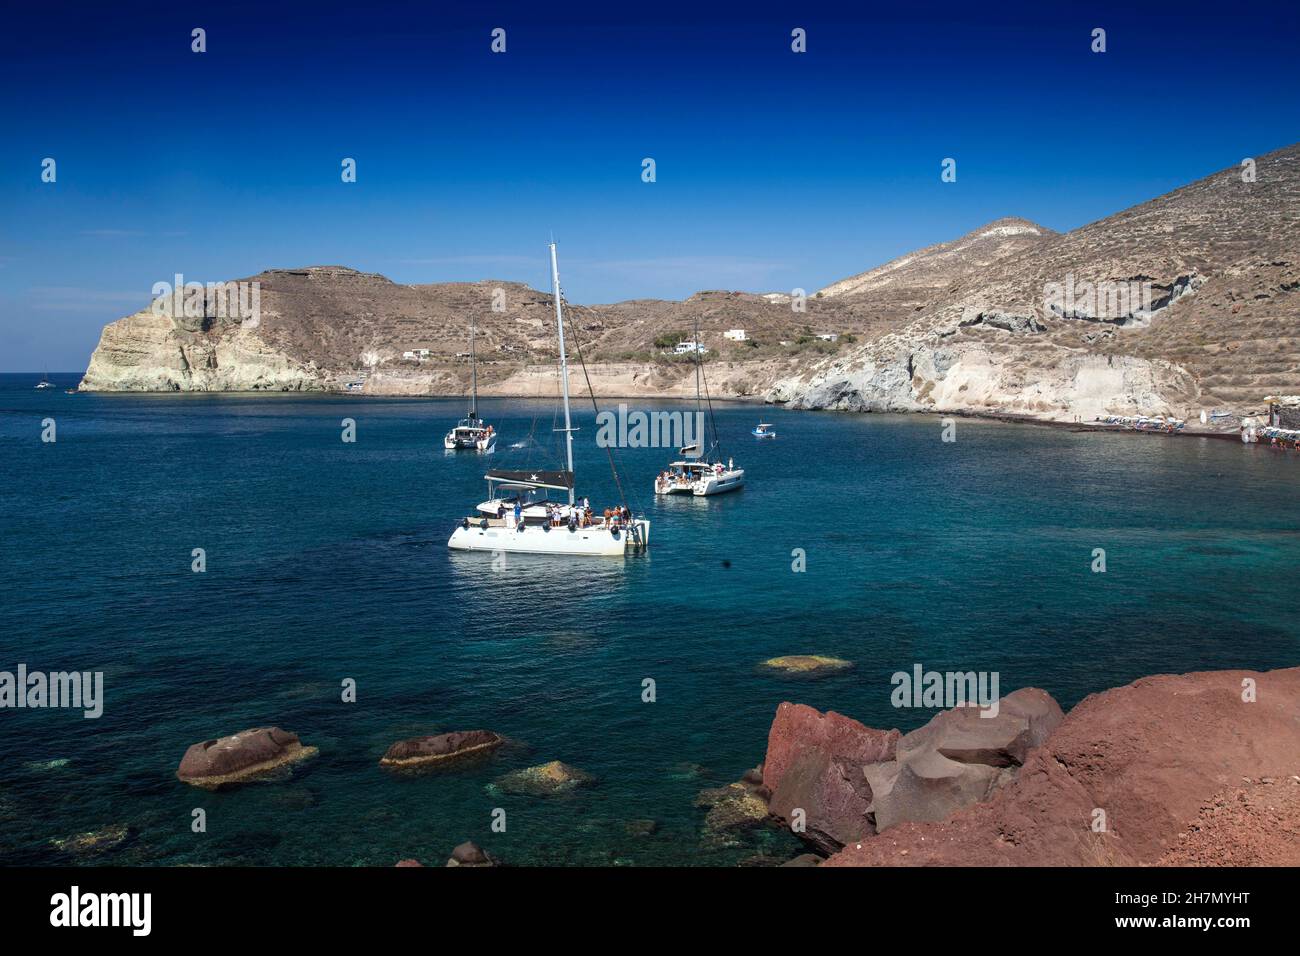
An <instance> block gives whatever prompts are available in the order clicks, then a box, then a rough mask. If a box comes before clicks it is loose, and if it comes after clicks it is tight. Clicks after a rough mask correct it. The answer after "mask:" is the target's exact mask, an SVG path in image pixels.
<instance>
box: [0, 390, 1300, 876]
mask: <svg viewBox="0 0 1300 956" xmlns="http://www.w3.org/2000/svg"><path fill="white" fill-rule="evenodd" d="M38 378H39V376H0V461H2V462H3V469H4V470H3V475H4V492H3V496H2V500H3V504H2V505H0V540H3V543H4V546H3V548H2V549H0V587H2V590H3V604H2V605H0V670H10V671H12V670H14V669H15V668H16V666H17V664H18V663H20V662H21V663H25V664H26V665H27V666H28V668H29V669H30V670H46V671H55V670H101V671H103V672H104V673H105V682H106V688H105V696H106V704H105V710H104V715H103V717H102V718H100V719H98V720H86V719H83V718H82V717H81V715H80V714H79V713H77V712H71V711H61V710H41V711H37V710H0V862H4V863H11V864H12V863H62V862H66V863H103V864H116V863H122V864H179V863H200V864H223V863H243V864H344V865H347V864H374V865H390V864H392V863H393V862H395V861H396V860H398V859H401V858H404V857H415V858H417V859H420V860H422V861H424V862H425V863H441V862H442V861H444V860H445V859H446V857H447V856H448V854H449V853H450V850H451V849H452V847H453V846H455V845H456V844H457V843H459V842H461V841H463V840H465V839H474V840H476V841H477V842H478V843H480V844H481V845H483V846H485V847H487V848H488V849H489V850H490V851H492V852H494V853H495V854H497V855H498V856H500V857H503V858H504V859H506V860H508V861H510V862H513V863H520V864H548V863H549V864H598V863H613V862H620V863H628V864H663V863H672V864H704V865H709V864H732V863H735V862H738V861H740V860H742V859H744V858H747V857H750V856H753V855H754V854H768V855H771V856H775V857H783V856H788V855H792V854H793V853H794V852H795V851H796V849H797V848H796V847H795V846H794V844H793V843H792V842H791V840H790V838H789V837H787V836H784V835H781V834H777V833H775V832H765V831H760V832H758V833H755V834H751V835H749V836H747V837H746V838H745V839H744V840H741V841H738V842H737V843H736V845H726V844H725V841H724V843H723V845H718V842H717V841H713V840H708V839H702V836H703V834H702V822H703V811H701V810H698V809H696V808H695V807H693V806H692V800H693V798H694V796H695V794H696V793H697V792H698V791H699V790H700V789H701V788H703V787H706V786H711V785H718V784H722V783H726V782H729V781H731V780H735V779H737V778H738V777H739V775H740V774H741V773H742V772H743V771H744V770H745V769H747V768H749V767H752V766H754V765H755V764H757V763H758V762H759V761H760V760H761V759H762V757H763V751H764V748H765V743H766V735H767V729H768V726H769V723H770V720H771V717H772V714H773V712H774V710H775V708H776V705H777V704H778V703H779V702H780V701H782V700H798V701H804V702H806V703H809V704H812V705H814V706H816V707H819V708H823V709H825V708H831V709H835V710H839V711H841V712H844V713H847V714H850V715H852V716H854V717H857V718H858V719H860V720H862V721H864V722H865V723H867V724H870V725H874V726H880V727H892V726H897V727H900V728H901V729H903V730H909V729H912V728H914V727H916V726H919V725H920V724H922V723H924V722H925V720H927V719H928V718H929V716H930V713H928V712H921V711H915V710H896V709H894V708H893V707H892V706H891V704H890V692H891V690H892V689H893V688H892V685H891V683H890V679H889V678H890V675H891V674H892V673H893V672H895V671H898V670H905V671H907V670H910V669H911V668H912V666H913V665H914V664H916V663H920V664H922V665H924V667H926V668H927V669H937V670H963V671H965V670H986V671H997V672H998V673H999V675H1000V684H1001V690H1002V691H1003V693H1007V692H1009V691H1011V690H1013V689H1015V688H1016V687H1020V686H1025V685H1036V686H1039V687H1043V688H1045V689H1046V690H1048V691H1049V692H1050V693H1052V694H1053V695H1055V696H1056V697H1057V699H1058V700H1060V702H1061V703H1062V705H1064V706H1066V707H1069V706H1071V705H1073V704H1074V703H1076V702H1078V701H1079V700H1080V699H1081V698H1082V697H1084V696H1085V695H1087V694H1089V693H1091V692H1094V691H1098V690H1101V689H1104V688H1106V687H1110V686H1113V685H1116V684H1122V683H1125V682H1127V681H1130V680H1133V679H1134V678H1136V677H1139V676H1142V675H1145V674H1151V673H1159V672H1177V671H1186V670H1194V669H1206V668H1227V667H1247V668H1271V667H1278V666H1287V665H1295V664H1297V663H1298V662H1300V607H1297V605H1296V600H1295V594H1296V577H1297V574H1296V569H1297V567H1298V566H1300V495H1297V488H1300V456H1297V455H1295V454H1294V453H1285V452H1274V451H1271V450H1269V449H1268V448H1264V447H1250V448H1247V447H1243V446H1241V445H1240V444H1238V443H1232V442H1226V441H1216V440H1204V439H1187V438H1178V439H1170V438H1161V437H1154V436H1133V435H1102V434H1095V433H1073V432H1070V431H1067V430H1063V429H1049V428H1039V427H1030V426H1014V425H1003V424H993V423H983V422H975V421H966V420H962V421H960V422H959V423H958V425H957V441H956V442H955V443H951V444H947V443H943V442H942V441H941V440H940V433H941V426H940V422H939V419H938V418H935V417H927V416H914V417H905V416H878V415H845V414H814V413H797V412H788V411H784V410H779V409H771V408H761V407H755V406H742V405H720V406H718V422H719V428H720V430H721V433H722V438H723V446H724V452H726V453H730V454H733V455H734V456H735V457H736V459H737V461H738V463H740V464H742V465H743V466H744V467H745V468H746V470H747V472H748V482H749V483H748V486H747V487H746V488H745V489H744V490H743V491H741V492H739V493H737V494H733V495H727V496H722V497H718V498H713V499H701V500H696V499H690V498H688V499H679V498H672V499H665V500H655V499H654V498H653V496H652V495H651V494H650V485H651V480H652V477H653V475H654V473H655V472H656V471H657V470H658V469H659V468H660V467H661V466H662V464H663V463H664V462H665V461H666V460H668V458H669V456H670V450H664V449H637V450H627V451H622V452H621V453H620V457H621V459H622V464H623V473H624V477H625V480H626V482H627V487H628V489H629V491H630V492H631V493H632V494H631V495H630V497H631V498H632V503H633V504H634V506H635V505H639V506H641V507H642V508H646V509H648V511H649V515H650V518H651V520H652V521H653V537H652V547H651V549H650V552H649V554H647V555H644V556H633V557H629V558H628V559H626V560H601V559H592V560H588V561H574V560H563V559H554V558H544V557H535V558H528V557H520V556H511V557H510V558H509V559H508V560H507V566H506V568H505V569H504V570H501V571H493V570H492V558H491V556H490V555H481V554H451V553H449V552H448V550H447V548H446V539H447V537H448V535H449V533H450V531H451V528H452V526H453V523H454V522H455V520H456V519H457V518H459V517H460V516H461V515H462V514H463V513H464V511H465V509H466V507H467V506H470V505H472V504H474V503H476V502H477V501H479V500H481V498H482V493H483V490H484V485H483V482H482V481H481V476H482V474H483V471H484V465H485V461H484V459H483V458H481V457H478V456H475V455H472V454H465V453H462V454H459V455H448V454H447V453H445V452H444V451H443V450H442V448H441V436H442V434H443V433H444V432H445V430H446V429H447V428H448V427H449V425H450V424H451V423H453V421H454V420H455V419H456V418H458V417H460V415H461V414H463V408H462V403H461V402H456V401H444V400H417V399H362V398H359V397H352V396H335V397H302V396H286V395H270V396H264V397H244V396H204V395H175V396H125V395H123V396H111V395H103V396H95V395H65V394H64V393H63V391H62V388H63V387H65V386H70V385H73V384H75V382H76V381H77V376H75V375H68V376H54V380H55V381H56V383H57V384H59V386H60V387H59V389H57V390H48V391H44V392H38V391H35V390H33V388H32V385H34V384H35V382H36V381H37V380H38ZM632 405H633V407H634V408H647V407H655V408H678V409H680V408H686V407H688V406H684V405H680V404H674V403H651V404H646V403H638V402H633V403H632ZM482 406H483V407H482V411H483V413H484V415H485V417H487V418H488V419H489V420H490V421H493V422H495V423H496V424H497V426H498V428H499V430H500V433H501V436H502V439H501V446H502V447H501V450H500V452H499V453H498V454H497V455H496V456H495V458H496V461H495V464H496V465H498V466H501V467H507V466H509V465H510V464H512V463H513V464H518V465H519V466H520V467H523V466H524V465H525V461H526V459H525V457H524V455H523V454H522V453H520V452H510V451H509V450H508V447H507V446H509V445H510V444H511V443H513V442H517V441H519V440H520V439H522V438H524V437H525V436H526V435H527V434H528V433H529V431H530V429H531V428H532V427H533V424H534V419H535V417H536V419H537V427H536V432H537V434H538V435H539V436H540V437H541V438H542V440H543V441H544V442H547V443H549V441H550V438H551V435H550V428H551V426H552V415H553V411H554V408H553V404H552V403H551V402H549V401H547V402H525V401H507V400H488V401H484V402H483V403H482ZM578 409H579V412H578V424H579V425H581V426H582V427H583V430H582V431H581V432H579V433H578V441H577V456H578V473H579V484H580V486H581V487H580V491H583V492H584V493H586V494H588V495H589V496H590V497H591V498H592V499H593V503H596V504H603V503H607V502H611V501H612V500H613V483H612V480H611V478H610V472H609V467H608V464H607V462H606V458H605V453H604V451H603V450H601V449H598V448H596V447H595V446H594V437H595V428H594V422H593V415H592V412H591V409H590V407H589V406H583V405H581V404H580V403H579V405H578ZM345 417H351V418H354V419H355V420H356V422H357V441H356V442H355V443H354V444H345V443H343V442H342V441H341V440H340V433H341V424H340V423H341V420H342V419H343V418H345ZM45 418H53V419H54V420H55V422H56V423H57V441H56V442H54V443H52V444H50V443H43V442H42V441H41V431H42V424H41V423H42V420H43V419H45ZM760 418H762V419H763V420H766V421H771V422H774V423H775V425H776V428H777V431H778V433H779V436H780V437H779V438H777V439H776V440H775V441H770V442H758V441H755V440H754V439H753V438H752V437H750V435H749V429H750V428H751V427H752V426H753V425H754V423H755V422H757V421H758V420H760ZM549 461H550V459H549V457H548V456H545V455H541V456H536V455H535V456H534V457H533V459H532V460H531V461H528V462H527V464H528V465H541V464H546V463H549ZM198 547H201V548H204V549H205V550H206V552H207V571H206V573H204V574H195V573H193V572H192V571H191V560H192V559H191V551H192V549H194V548H198ZM796 548H802V549H804V551H805V552H806V556H807V558H806V560H807V570H806V571H805V572H804V573H795V572H793V571H792V570H791V563H792V551H793V550H794V549H796ZM1094 548H1104V549H1105V551H1106V563H1107V571H1106V573H1104V574H1094V573H1092V571H1091V569H1090V568H1091V564H1092V560H1093V559H1092V552H1093V549H1094ZM793 653H819V654H830V655H835V656H839V657H843V658H847V659H849V660H851V661H853V662H854V664H855V667H854V669H853V670H851V671H849V672H847V673H844V674H841V675H837V676H833V677H829V678H826V679H824V680H818V681H807V680H803V681H800V680H788V679H780V678H775V677H772V676H768V675H766V674H763V673H761V672H759V671H758V670H757V669H756V665H757V664H758V663H759V662H760V661H762V660H764V659H766V658H768V657H772V656H775V655H779V654H793ZM647 677H649V678H653V679H654V681H655V682H656V690H657V701H656V702H655V703H643V702H642V699H641V698H642V681H643V680H644V679H645V678H647ZM345 678H353V679H355V680H356V682H357V687H358V701H357V702H356V703H354V704H347V703H343V702H342V701H341V700H340V694H341V686H340V684H341V681H343V680H344V679H345ZM265 724H276V725H279V726H281V727H284V728H286V729H288V730H291V731H294V732H295V733H298V734H300V735H301V736H302V738H303V740H304V742H306V743H308V744H312V745H315V746H318V747H319V748H320V751H321V752H320V755H319V757H317V758H316V759H315V760H313V761H310V762H308V763H305V764H302V765H299V767H298V768H297V769H296V770H295V771H294V772H293V774H292V776H291V777H289V778H288V779H287V780H285V781H281V782H273V783H264V784H258V785H255V786H249V787H244V788H242V789H238V790H233V791H229V792H223V793H219V794H209V793H206V792H204V791H200V790H195V789H193V788H190V787H187V786H184V785H182V784H180V783H179V782H177V781H176V779H175V777H174V773H175V770H176V766H177V763H178V762H179V760H180V757H181V755H182V754H183V753H184V751H185V749H186V747H187V746H188V745H189V744H191V743H194V742H196V741H200V740H204V739H207V738H210V737H213V736H219V735H224V734H228V733H233V732H235V731H237V730H241V729H244V728H247V727H252V726H258V725H265ZM480 727H482V728H488V729H492V730H495V731H498V732H500V733H502V734H505V735H507V736H508V737H510V738H512V739H513V740H515V741H517V742H518V743H517V745H516V746H514V747H512V748H510V749H508V750H506V751H503V752H500V753H498V754H497V755H496V756H494V757H493V758H492V759H491V760H489V761H487V762H485V763H481V764H478V765H475V766H472V767H468V768H465V769H463V770H458V771H452V772H446V773H439V774H435V775H426V776H422V777H415V778H406V777H395V776H392V775H390V774H388V773H386V772H384V771H381V770H380V769H379V768H378V766H377V761H378V759H379V757H380V755H381V754H382V753H383V751H384V750H385V749H386V747H387V746H388V745H389V744H390V743H392V742H393V741H395V740H398V739H401V738H405V737H410V736H414V735H417V734H423V733H435V732H441V731H448V730H457V729H474V728H480ZM552 759H559V760H563V761H565V762H567V763H570V764H573V765H575V766H577V767H580V768H582V769H584V770H586V771H588V772H590V773H593V774H596V775H597V776H598V777H599V784H598V785H597V786H596V787H594V788H592V789H590V790H587V791H583V792H580V793H578V794H577V795H575V796H572V797H568V798H563V799H552V800H542V799H536V798H526V797H513V796H506V795H502V794H499V793H494V792H493V791H492V790H491V789H490V788H489V787H488V785H489V784H490V783H491V781H492V780H493V779H495V778H496V777H498V776H500V775H501V774H503V773H505V772H507V771H509V770H512V769H516V768H518V767H523V766H527V765H530V764H535V763H541V762H544V761H547V760H552ZM691 765H698V768H699V769H697V768H695V767H692V766H691ZM196 807H202V808H204V809H205V810H206V813H207V822H208V829H207V832H206V833H203V834H195V833H193V832H191V828H190V822H191V811H192V810H193V809H194V808H196ZM497 807H500V808H504V809H505V811H506V820H507V830H506V832H505V833H504V834H502V833H493V832H492V831H491V828H490V827H491V822H492V817H491V814H492V811H493V809H494V808H497ZM640 819H653V820H655V821H657V822H658V824H659V829H658V832H657V833H656V834H655V835H653V836H649V837H644V836H642V837H636V836H632V835H630V834H629V833H628V832H627V829H626V825H627V823H628V822H629V821H633V820H640ZM116 825H126V826H127V827H129V828H130V829H129V836H128V838H127V839H126V840H125V841H123V842H121V843H120V844H118V845H117V846H115V847H114V848H112V849H108V850H105V851H104V852H102V853H99V854H95V855H84V854H83V855H80V856H78V855H75V854H72V853H69V852H66V851H63V850H60V849H58V848H57V847H56V846H55V845H54V844H53V842H52V841H54V840H58V839H63V838H66V837H69V836H72V835H74V834H77V833H81V832H85V831H94V830H99V829H101V828H104V827H110V826H116Z"/></svg>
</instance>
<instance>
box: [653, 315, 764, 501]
mask: <svg viewBox="0 0 1300 956" xmlns="http://www.w3.org/2000/svg"><path fill="white" fill-rule="evenodd" d="M699 341H700V320H699V318H698V317H696V320H695V416H696V420H697V421H699V420H701V419H702V418H703V410H702V409H701V407H700V379H701V377H702V376H703V374H704V370H703V368H702V366H701V364H700V349H699ZM709 424H710V425H712V426H713V444H712V445H711V446H710V448H709V454H708V455H704V456H703V457H701V455H700V446H699V445H698V444H693V445H687V446H686V447H685V448H683V449H681V451H680V452H679V454H681V455H682V457H683V458H684V459H686V460H683V461H674V462H672V463H670V464H669V465H668V467H667V468H666V469H665V470H664V471H661V472H660V473H659V474H658V475H656V476H655V494H657V495H695V496H696V497H698V498H702V497H705V496H707V495H720V494H723V493H725V492H728V491H735V490H736V489H738V488H741V487H743V486H744V484H745V469H743V468H737V467H736V466H735V462H733V461H732V460H731V459H730V458H728V459H727V463H726V464H725V465H724V464H723V463H722V460H721V459H720V458H715V457H714V453H715V452H716V451H717V448H718V426H717V425H716V423H714V421H713V404H712V402H710V403H709ZM704 437H705V436H703V435H700V436H699V440H700V441H701V442H702V441H704Z"/></svg>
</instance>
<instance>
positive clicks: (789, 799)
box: [763, 702, 899, 853]
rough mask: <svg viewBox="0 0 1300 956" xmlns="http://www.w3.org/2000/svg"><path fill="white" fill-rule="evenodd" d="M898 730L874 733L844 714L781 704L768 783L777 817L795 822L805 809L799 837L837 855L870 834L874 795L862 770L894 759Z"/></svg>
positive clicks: (766, 764) (771, 737)
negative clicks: (844, 848)
mask: <svg viewBox="0 0 1300 956" xmlns="http://www.w3.org/2000/svg"><path fill="white" fill-rule="evenodd" d="M898 740H899V734H898V731H897V730H875V729H873V728H871V727H867V726H865V725H863V724H860V723H858V722H857V721H856V720H853V719H851V718H849V717H845V716H844V715H843V714H837V713H835V712H834V711H828V712H826V713H825V714H822V713H821V712H819V711H817V710H814V709H813V708H811V707H808V706H806V705H804V704H792V703H788V702H786V703H782V704H781V705H780V706H779V707H777V710H776V717H775V718H774V719H773V721H772V728H771V730H770V731H769V733H768V739H767V756H766V757H765V758H764V761H763V784H764V786H765V787H767V789H768V790H769V791H770V792H771V799H770V801H769V806H770V809H771V813H772V815H773V816H775V817H777V818H779V819H781V820H783V821H785V822H787V823H794V822H795V820H796V814H795V811H796V810H802V811H803V825H804V830H803V831H802V832H799V831H796V832H797V833H798V835H799V836H800V837H802V838H803V839H805V840H807V841H808V842H809V843H811V844H812V845H813V846H815V847H817V848H818V849H820V850H822V851H823V852H828V853H829V852H833V851H834V850H836V849H838V848H839V847H840V846H842V845H844V844H845V843H848V842H850V841H852V840H858V839H860V838H861V837H863V836H864V835H866V834H869V833H870V832H871V825H870V822H869V821H868V819H867V812H868V808H869V807H870V805H871V800H872V791H871V787H870V785H869V784H868V782H867V778H866V777H865V775H864V774H863V767H865V766H867V765H870V764H878V763H881V762H884V761H890V760H892V759H893V758H894V755H895V750H896V748H897V745H898Z"/></svg>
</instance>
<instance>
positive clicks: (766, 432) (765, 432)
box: [750, 422, 776, 438]
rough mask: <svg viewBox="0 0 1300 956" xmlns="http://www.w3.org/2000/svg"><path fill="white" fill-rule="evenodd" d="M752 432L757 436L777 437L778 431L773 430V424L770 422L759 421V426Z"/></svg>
mask: <svg viewBox="0 0 1300 956" xmlns="http://www.w3.org/2000/svg"><path fill="white" fill-rule="evenodd" d="M750 434H751V435H753V436H754V437H755V438H775V437H776V432H774V431H772V425H771V423H770V422H759V423H758V426H757V427H756V428H754V429H753V430H752V431H751V432H750Z"/></svg>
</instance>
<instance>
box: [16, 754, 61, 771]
mask: <svg viewBox="0 0 1300 956" xmlns="http://www.w3.org/2000/svg"><path fill="white" fill-rule="evenodd" d="M70 763H72V761H71V760H70V759H69V758H67V757H57V758H55V759H54V760H33V761H31V762H29V763H25V764H23V766H24V767H26V768H27V769H28V770H35V771H38V772H39V771H43V770H62V769H63V768H64V767H66V766H67V765H68V764H70Z"/></svg>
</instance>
